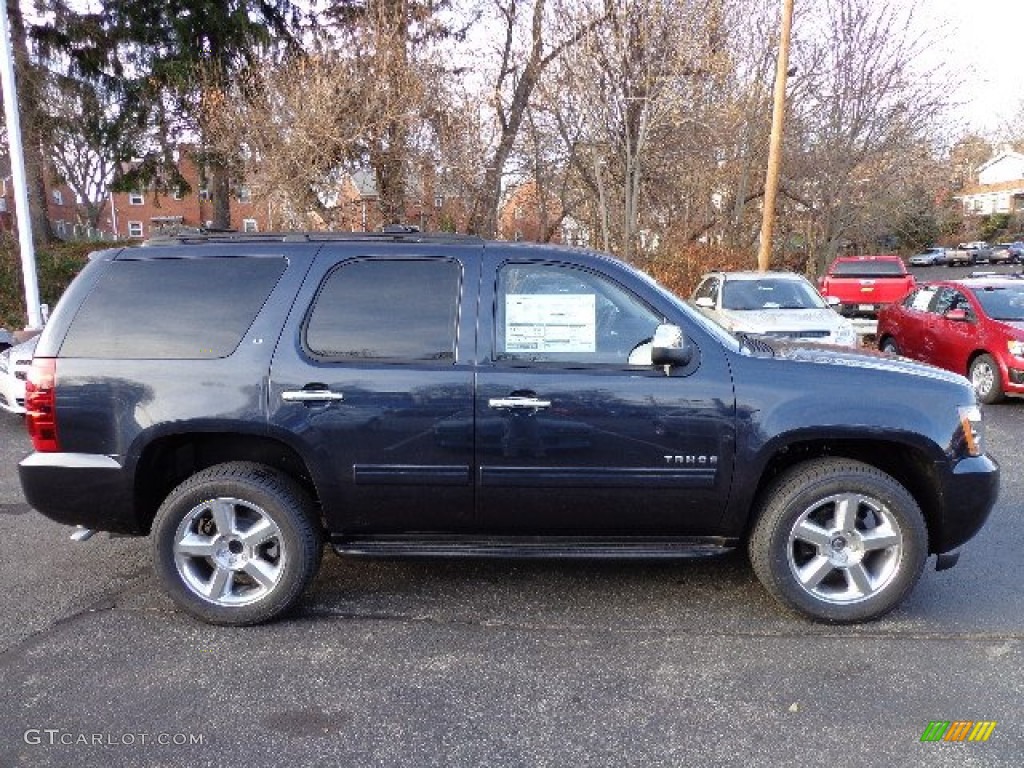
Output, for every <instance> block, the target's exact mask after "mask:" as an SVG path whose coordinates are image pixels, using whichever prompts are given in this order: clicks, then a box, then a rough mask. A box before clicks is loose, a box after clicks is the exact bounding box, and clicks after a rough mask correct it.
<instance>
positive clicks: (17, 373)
mask: <svg viewBox="0 0 1024 768" xmlns="http://www.w3.org/2000/svg"><path fill="white" fill-rule="evenodd" d="M14 378H16V379H18V380H19V381H25V380H26V379H28V371H15V372H14Z"/></svg>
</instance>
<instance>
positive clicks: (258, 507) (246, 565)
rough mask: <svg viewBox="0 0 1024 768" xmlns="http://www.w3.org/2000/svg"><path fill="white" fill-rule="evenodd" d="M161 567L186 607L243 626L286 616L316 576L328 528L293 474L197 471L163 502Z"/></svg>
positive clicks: (232, 466)
mask: <svg viewBox="0 0 1024 768" xmlns="http://www.w3.org/2000/svg"><path fill="white" fill-rule="evenodd" d="M151 538H152V546H153V563H154V569H155V570H156V573H157V575H158V576H159V578H160V580H161V582H162V583H163V586H164V589H166V591H167V592H168V594H169V595H170V596H171V598H172V599H173V600H174V602H175V603H177V604H178V605H179V606H180V607H181V608H182V609H183V610H185V611H186V612H188V613H190V614H191V615H193V616H195V617H196V618H198V619H202V620H203V621H206V622H209V623H211V624H225V625H235V626H242V625H248V624H259V623H261V622H264V621H269V620H270V619H273V618H276V617H277V616H280V615H281V614H282V613H284V612H285V611H287V610H288V609H289V608H291V607H292V606H293V605H294V604H295V602H296V601H297V600H298V599H299V597H300V596H301V594H302V592H303V591H304V590H305V588H306V586H307V585H308V584H309V582H310V581H311V580H312V578H313V577H314V576H315V575H316V572H317V570H318V569H319V567H320V558H321V555H322V554H323V531H322V528H321V526H320V524H319V522H318V521H317V517H316V514H315V510H314V506H313V503H312V502H311V501H310V499H309V496H308V495H307V494H306V493H305V491H304V490H303V489H302V488H301V487H300V486H299V485H298V484H297V483H295V482H294V481H293V480H291V479H290V478H288V477H286V476H284V475H282V474H280V473H278V472H275V471H274V470H272V469H270V468H269V467H266V466H263V465H261V464H252V463H248V462H231V463H227V464H218V465H216V466H213V467H209V468H208V469H204V470H202V471H201V472H197V473H196V474H194V475H192V476H191V477H190V478H188V479H187V480H185V481H184V482H183V483H181V485H179V486H178V487H177V488H175V489H174V490H173V491H171V493H170V494H169V495H168V496H167V498H166V499H165V500H164V502H163V504H161V505H160V509H159V510H158V511H157V513H156V519H155V520H154V521H153V531H152V537H151Z"/></svg>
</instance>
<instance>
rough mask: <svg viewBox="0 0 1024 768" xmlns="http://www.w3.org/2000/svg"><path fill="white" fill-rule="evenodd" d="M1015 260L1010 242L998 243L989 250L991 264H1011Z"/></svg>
mask: <svg viewBox="0 0 1024 768" xmlns="http://www.w3.org/2000/svg"><path fill="white" fill-rule="evenodd" d="M1012 261H1013V254H1012V253H1011V251H1010V244H1009V243H996V244H995V245H993V246H992V247H991V248H989V252H988V262H989V264H1010V263H1011V262H1012Z"/></svg>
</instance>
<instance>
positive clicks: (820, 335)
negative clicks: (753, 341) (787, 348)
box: [765, 331, 831, 339]
mask: <svg viewBox="0 0 1024 768" xmlns="http://www.w3.org/2000/svg"><path fill="white" fill-rule="evenodd" d="M830 335H831V332H830V331H768V332H767V333H765V336H772V337H773V338H777V339H827V338H828V337H829V336H830Z"/></svg>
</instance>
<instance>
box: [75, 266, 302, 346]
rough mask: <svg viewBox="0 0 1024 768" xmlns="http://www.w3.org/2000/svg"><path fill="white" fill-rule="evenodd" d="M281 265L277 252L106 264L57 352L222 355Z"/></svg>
mask: <svg viewBox="0 0 1024 768" xmlns="http://www.w3.org/2000/svg"><path fill="white" fill-rule="evenodd" d="M284 270H285V261H284V259H283V258H280V257H274V258H256V257H252V258H248V257H231V258H200V259H139V260H117V261H112V262H111V263H110V265H109V267H108V268H107V270H106V272H105V273H104V274H103V276H102V277H100V279H99V281H98V282H97V284H96V286H95V287H94V288H93V290H92V292H91V293H90V294H89V296H88V297H87V298H86V300H85V301H84V302H83V303H82V307H81V309H79V311H78V314H77V315H76V316H75V322H74V323H73V324H72V325H71V329H70V331H69V332H68V335H67V338H66V339H65V340H64V344H63V345H62V346H61V352H60V354H61V355H62V356H63V357H101V358H109V359H115V360H129V359H136V360H144V359H157V360H171V359H175V360H182V359H199V360H201V359H212V358H218V357H225V356H227V355H230V354H231V353H232V352H233V351H234V350H235V348H236V347H237V346H238V343H239V342H240V341H241V340H242V336H244V335H245V332H246V331H247V330H248V329H249V326H250V325H252V322H253V320H254V319H255V318H256V315H257V314H258V313H259V311H260V309H261V308H262V307H263V304H264V303H265V302H266V300H267V297H268V296H269V295H270V292H271V291H272V290H273V289H274V286H275V285H277V281H278V280H279V279H280V277H281V275H282V274H283V273H284ZM154 286H156V288H154Z"/></svg>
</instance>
